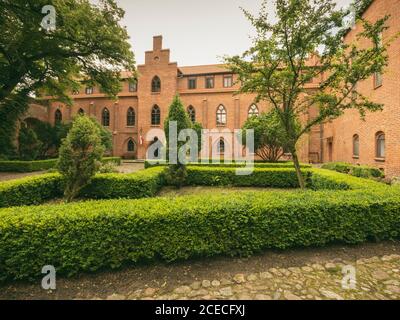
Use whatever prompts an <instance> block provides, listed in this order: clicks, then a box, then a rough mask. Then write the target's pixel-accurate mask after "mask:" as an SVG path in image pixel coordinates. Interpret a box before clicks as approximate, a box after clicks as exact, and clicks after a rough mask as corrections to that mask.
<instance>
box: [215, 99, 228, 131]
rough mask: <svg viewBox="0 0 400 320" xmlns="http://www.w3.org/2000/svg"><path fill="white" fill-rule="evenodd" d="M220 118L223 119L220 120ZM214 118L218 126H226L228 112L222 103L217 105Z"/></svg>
mask: <svg viewBox="0 0 400 320" xmlns="http://www.w3.org/2000/svg"><path fill="white" fill-rule="evenodd" d="M220 119H222V120H223V121H220ZM216 120H217V126H218V127H222V126H226V125H227V123H228V112H227V111H226V108H225V106H224V105H223V104H220V105H219V106H218V107H217V112H216Z"/></svg>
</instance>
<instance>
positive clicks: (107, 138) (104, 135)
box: [90, 117, 113, 151]
mask: <svg viewBox="0 0 400 320" xmlns="http://www.w3.org/2000/svg"><path fill="white" fill-rule="evenodd" d="M90 120H91V121H92V122H93V124H94V125H95V126H96V127H97V129H98V130H99V132H100V139H101V144H102V145H103V147H104V150H105V151H112V147H113V145H112V133H111V132H110V131H109V130H107V129H106V128H104V127H103V126H102V125H101V124H100V123H99V122H98V121H97V120H96V119H95V118H92V117H90Z"/></svg>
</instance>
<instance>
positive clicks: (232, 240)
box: [0, 187, 400, 280]
mask: <svg viewBox="0 0 400 320" xmlns="http://www.w3.org/2000/svg"><path fill="white" fill-rule="evenodd" d="M392 190H394V189H391V188H390V187H389V189H387V190H386V189H385V190H383V189H382V190H381V189H379V188H378V189H377V190H370V191H366V190H354V191H304V192H285V191H283V192H255V193H254V192H242V193H234V194H229V195H207V196H186V197H176V198H152V199H140V200H108V201H107V200H103V201H88V202H84V203H75V204H68V205H47V206H33V207H13V208H7V209H1V210H0V243H1V246H0V278H1V279H2V280H5V279H33V278H36V277H40V276H42V274H41V269H42V267H43V266H44V265H49V264H50V265H54V266H55V268H56V270H57V274H58V275H68V276H70V275H74V274H77V273H79V272H93V271H96V270H100V269H103V268H118V267H121V266H122V265H126V264H135V263H138V262H142V261H147V262H149V261H159V260H160V259H161V260H164V261H168V262H171V261H176V260H182V259H188V258H195V257H209V256H215V255H232V256H234V255H242V256H248V255H251V254H253V253H255V252H259V251H260V250H263V249H285V248H290V247H308V246H323V245H326V244H329V243H348V244H356V243H360V242H363V241H366V240H368V239H380V240H383V239H395V238H398V237H399V233H400V193H399V192H398V191H396V192H394V191H392Z"/></svg>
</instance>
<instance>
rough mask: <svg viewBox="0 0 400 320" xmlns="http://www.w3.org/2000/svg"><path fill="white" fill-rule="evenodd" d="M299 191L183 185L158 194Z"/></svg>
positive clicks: (292, 190)
mask: <svg viewBox="0 0 400 320" xmlns="http://www.w3.org/2000/svg"><path fill="white" fill-rule="evenodd" d="M242 191H244V192H265V191H271V192H284V191H286V192H287V191H291V192H299V191H301V190H300V189H276V188H253V187H226V186H223V187H204V186H198V187H183V188H181V189H176V188H174V187H164V188H163V189H162V190H161V191H160V192H159V194H158V196H159V197H176V196H189V195H199V194H203V195H204V194H214V195H215V194H229V193H235V192H242Z"/></svg>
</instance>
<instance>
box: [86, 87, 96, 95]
mask: <svg viewBox="0 0 400 320" xmlns="http://www.w3.org/2000/svg"><path fill="white" fill-rule="evenodd" d="M93 93H94V88H93V87H86V88H85V94H87V95H91V94H93Z"/></svg>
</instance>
